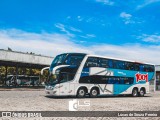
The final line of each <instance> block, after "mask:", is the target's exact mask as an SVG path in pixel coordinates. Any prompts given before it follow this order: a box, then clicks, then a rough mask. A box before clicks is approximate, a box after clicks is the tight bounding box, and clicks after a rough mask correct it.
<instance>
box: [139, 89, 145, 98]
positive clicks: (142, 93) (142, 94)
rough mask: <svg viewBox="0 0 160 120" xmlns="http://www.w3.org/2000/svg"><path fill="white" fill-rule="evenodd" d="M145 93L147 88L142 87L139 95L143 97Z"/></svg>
mask: <svg viewBox="0 0 160 120" xmlns="http://www.w3.org/2000/svg"><path fill="white" fill-rule="evenodd" d="M144 94H145V90H144V89H143V88H141V89H140V91H139V96H140V97H143V96H144Z"/></svg>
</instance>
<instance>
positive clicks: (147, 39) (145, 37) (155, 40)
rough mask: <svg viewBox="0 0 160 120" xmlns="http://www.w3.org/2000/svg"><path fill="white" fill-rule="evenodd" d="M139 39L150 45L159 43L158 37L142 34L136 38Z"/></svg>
mask: <svg viewBox="0 0 160 120" xmlns="http://www.w3.org/2000/svg"><path fill="white" fill-rule="evenodd" d="M138 38H139V39H141V40H142V41H144V42H150V43H160V35H156V34H155V35H154V34H153V35H147V34H143V35H142V36H138Z"/></svg>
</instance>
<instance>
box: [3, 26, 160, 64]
mask: <svg viewBox="0 0 160 120" xmlns="http://www.w3.org/2000/svg"><path fill="white" fill-rule="evenodd" d="M73 41H74V40H72V37H70V36H68V35H63V34H57V33H52V34H51V33H30V32H26V31H21V30H16V29H9V30H0V49H6V48H7V47H10V48H11V49H12V50H15V51H22V52H34V53H37V54H43V55H49V56H55V55H57V54H60V53H66V52H83V53H90V54H97V55H102V56H109V57H116V58H122V59H129V60H134V61H143V62H149V63H154V64H160V56H159V51H160V45H157V46H156V45H154V46H152V45H148V46H144V45H136V44H124V45H121V46H118V45H110V44H95V45H89V44H88V43H85V44H86V45H82V44H80V43H81V42H80V43H79V44H78V43H76V42H73ZM82 42H83V41H82Z"/></svg>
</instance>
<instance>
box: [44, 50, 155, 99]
mask: <svg viewBox="0 0 160 120" xmlns="http://www.w3.org/2000/svg"><path fill="white" fill-rule="evenodd" d="M42 73H43V71H42ZM154 73H155V67H154V65H152V64H146V63H138V62H134V61H129V60H122V59H116V58H110V57H103V56H97V55H89V54H84V53H65V54H60V55H57V56H56V57H55V58H54V60H53V62H52V64H51V66H50V68H49V76H48V82H47V84H46V86H45V91H46V94H47V95H53V96H63V95H64V96H66V95H76V96H77V97H85V96H86V95H89V96H90V97H97V96H98V95H120V94H131V95H132V96H134V97H136V96H144V94H146V93H149V82H150V80H151V79H153V77H154Z"/></svg>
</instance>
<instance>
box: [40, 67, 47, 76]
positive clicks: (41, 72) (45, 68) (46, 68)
mask: <svg viewBox="0 0 160 120" xmlns="http://www.w3.org/2000/svg"><path fill="white" fill-rule="evenodd" d="M47 69H49V67H45V68H43V69H42V70H41V75H43V72H44V70H47Z"/></svg>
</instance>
